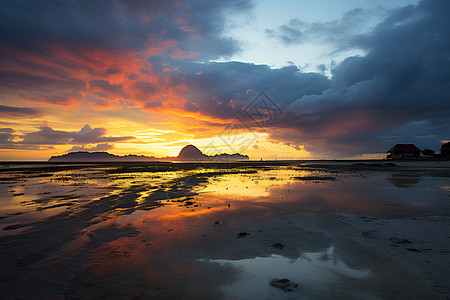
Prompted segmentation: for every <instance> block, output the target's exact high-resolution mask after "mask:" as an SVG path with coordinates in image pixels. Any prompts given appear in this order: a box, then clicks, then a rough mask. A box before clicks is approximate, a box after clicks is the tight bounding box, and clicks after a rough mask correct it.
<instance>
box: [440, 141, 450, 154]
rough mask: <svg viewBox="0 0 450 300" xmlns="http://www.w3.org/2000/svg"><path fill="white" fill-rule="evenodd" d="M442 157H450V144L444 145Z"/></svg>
mask: <svg viewBox="0 0 450 300" xmlns="http://www.w3.org/2000/svg"><path fill="white" fill-rule="evenodd" d="M441 155H442V156H450V142H448V143H445V144H442V146H441Z"/></svg>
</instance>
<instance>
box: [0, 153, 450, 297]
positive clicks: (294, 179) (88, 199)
mask: <svg viewBox="0 0 450 300" xmlns="http://www.w3.org/2000/svg"><path fill="white" fill-rule="evenodd" d="M386 163H387V162H386V161H379V162H373V161H371V162H326V161H319V162H271V163H270V162H263V163H253V162H248V163H231V164H200V165H198V164H170V163H163V164H155V163H154V164H124V165H121V164H116V165H106V164H102V165H73V164H72V165H64V166H62V165H56V164H54V165H39V166H34V167H33V166H30V165H25V166H24V165H13V166H12V167H11V166H8V165H4V166H2V167H3V168H2V169H1V171H0V188H1V189H0V255H1V257H2V260H1V262H0V270H1V271H0V275H1V276H0V290H1V291H2V297H3V298H6V299H102V298H103V299H446V298H447V299H448V298H449V290H450V286H449V284H448V282H450V278H449V277H450V272H449V271H448V270H449V269H450V268H449V267H450V266H449V264H450V259H449V251H450V235H449V232H450V230H449V226H450V202H449V200H450V198H449V196H450V180H449V178H450V172H449V167H450V163H449V162H443V161H438V162H400V163H397V162H396V163H395V165H392V164H386Z"/></svg>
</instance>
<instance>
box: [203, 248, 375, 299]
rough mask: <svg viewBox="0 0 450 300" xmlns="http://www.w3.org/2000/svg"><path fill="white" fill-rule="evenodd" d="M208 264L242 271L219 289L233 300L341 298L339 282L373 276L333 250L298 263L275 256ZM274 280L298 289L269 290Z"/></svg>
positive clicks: (307, 256) (302, 257) (353, 294)
mask: <svg viewBox="0 0 450 300" xmlns="http://www.w3.org/2000/svg"><path fill="white" fill-rule="evenodd" d="M207 261H208V262H210V263H218V264H220V265H222V266H233V267H234V268H237V269H239V270H241V272H240V274H239V277H238V279H237V280H236V281H234V282H232V283H231V284H227V285H223V286H221V288H220V289H221V291H223V292H224V294H225V295H226V297H227V298H230V299H244V298H248V299H250V298H252V299H307V298H320V296H323V295H329V296H332V295H333V294H334V295H336V294H338V295H340V296H341V297H342V296H345V293H342V292H343V289H340V288H339V287H338V286H336V282H339V281H341V280H343V281H352V280H360V279H364V278H369V277H370V276H373V274H372V272H371V271H370V270H367V269H366V270H356V269H352V268H350V267H349V266H348V265H346V264H345V263H344V262H343V261H341V260H340V259H339V258H338V257H337V256H335V253H334V246H331V247H329V248H327V249H325V250H324V251H322V252H315V253H303V254H301V255H300V257H299V258H297V259H289V258H286V257H284V256H282V255H278V254H272V255H271V256H269V257H255V258H250V259H242V260H226V259H217V260H207ZM272 278H288V279H290V280H291V281H293V282H295V283H298V284H299V287H298V288H293V289H292V293H282V292H281V291H280V290H277V289H274V288H273V287H271V286H269V284H268V283H269V281H270V280H271V279H272ZM339 290H341V291H339ZM360 292H361V294H363V293H362V291H360ZM357 294H358V292H357V291H354V290H353V291H352V292H351V294H349V295H348V296H350V297H352V298H354V297H356V295H357Z"/></svg>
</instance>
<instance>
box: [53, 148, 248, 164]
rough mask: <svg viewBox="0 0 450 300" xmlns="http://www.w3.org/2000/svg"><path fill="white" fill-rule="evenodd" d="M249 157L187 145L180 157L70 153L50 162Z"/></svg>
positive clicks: (236, 158) (198, 159) (232, 158)
mask: <svg viewBox="0 0 450 300" xmlns="http://www.w3.org/2000/svg"><path fill="white" fill-rule="evenodd" d="M248 159H249V157H248V155H242V154H239V153H235V154H227V153H221V154H216V155H206V154H203V153H202V151H200V150H199V149H198V148H197V147H195V146H194V145H187V146H184V147H183V149H181V151H180V153H179V154H178V156H166V157H154V156H145V155H133V154H129V155H123V156H120V155H115V154H111V153H108V152H104V151H102V152H88V151H78V152H70V153H67V154H64V155H59V156H52V157H50V159H49V160H48V161H49V162H145V161H242V160H248Z"/></svg>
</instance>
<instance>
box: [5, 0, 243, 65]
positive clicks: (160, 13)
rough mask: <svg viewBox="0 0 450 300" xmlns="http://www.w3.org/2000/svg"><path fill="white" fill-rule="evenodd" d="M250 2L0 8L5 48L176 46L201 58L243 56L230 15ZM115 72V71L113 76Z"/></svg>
mask: <svg viewBox="0 0 450 300" xmlns="http://www.w3.org/2000/svg"><path fill="white" fill-rule="evenodd" d="M251 7H252V4H251V2H250V1H245V0H232V1H189V2H186V3H183V2H181V1H175V0H136V1H125V0H113V1H106V0H91V1H83V0H78V1H77V0H74V1H61V0H50V1H40V2H36V1H33V0H24V1H15V0H5V1H2V2H1V3H0V41H1V42H0V44H1V45H14V46H19V47H21V48H29V49H39V50H40V51H45V50H44V49H45V47H43V45H45V44H50V45H51V44H54V43H57V44H69V45H70V44H75V45H90V46H94V47H100V48H108V49H111V48H117V49H135V50H142V49H144V48H145V47H146V46H147V45H148V43H151V41H153V42H154V43H155V44H158V42H161V41H167V40H175V41H177V43H178V44H179V47H180V48H181V49H182V50H187V51H197V52H200V50H201V53H200V55H199V56H200V57H203V58H214V57H220V56H229V55H231V54H233V53H234V52H235V51H237V50H239V48H238V45H237V43H236V41H235V40H233V39H231V38H226V37H223V35H222V34H223V33H224V30H225V18H226V15H227V14H235V13H241V12H245V11H248V10H249V9H250V8H251ZM112 71H114V70H112Z"/></svg>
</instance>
